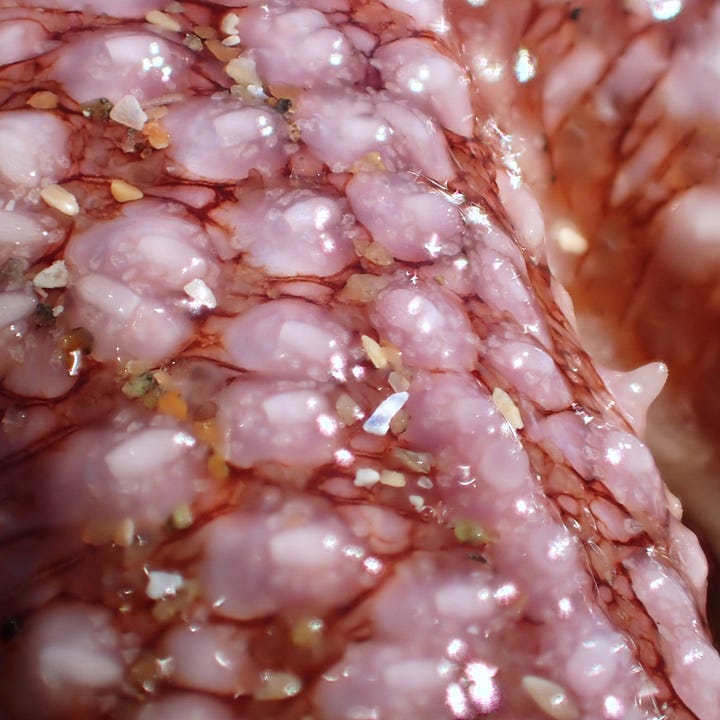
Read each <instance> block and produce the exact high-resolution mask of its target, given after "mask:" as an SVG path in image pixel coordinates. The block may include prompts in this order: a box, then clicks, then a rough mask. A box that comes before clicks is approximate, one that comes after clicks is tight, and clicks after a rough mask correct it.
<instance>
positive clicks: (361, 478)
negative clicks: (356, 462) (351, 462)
mask: <svg viewBox="0 0 720 720" xmlns="http://www.w3.org/2000/svg"><path fill="white" fill-rule="evenodd" d="M378 482H380V473H379V472H378V471H377V470H374V469H373V468H358V469H357V471H356V472H355V480H354V481H353V485H355V487H359V488H370V487H372V486H373V485H375V484H376V483H378Z"/></svg>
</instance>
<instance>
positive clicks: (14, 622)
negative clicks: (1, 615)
mask: <svg viewBox="0 0 720 720" xmlns="http://www.w3.org/2000/svg"><path fill="white" fill-rule="evenodd" d="M19 632H20V621H19V620H18V619H17V618H9V619H8V620H5V621H4V622H3V623H2V626H1V627H0V640H2V641H3V642H9V641H10V640H12V639H13V638H14V637H16V636H17V634H18V633H19Z"/></svg>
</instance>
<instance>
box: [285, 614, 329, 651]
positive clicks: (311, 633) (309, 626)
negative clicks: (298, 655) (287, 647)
mask: <svg viewBox="0 0 720 720" xmlns="http://www.w3.org/2000/svg"><path fill="white" fill-rule="evenodd" d="M324 630H325V623H324V622H323V620H322V619H321V618H317V617H311V618H303V619H301V620H299V621H298V622H296V623H295V625H293V627H292V630H291V632H290V637H291V638H292V641H293V643H294V644H295V645H298V646H299V647H304V648H313V647H317V645H318V643H319V642H320V641H321V640H322V636H323V632H324Z"/></svg>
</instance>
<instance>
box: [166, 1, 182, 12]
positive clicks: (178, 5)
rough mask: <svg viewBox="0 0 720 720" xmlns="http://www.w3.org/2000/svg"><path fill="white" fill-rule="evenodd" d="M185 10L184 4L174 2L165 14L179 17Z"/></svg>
mask: <svg viewBox="0 0 720 720" xmlns="http://www.w3.org/2000/svg"><path fill="white" fill-rule="evenodd" d="M184 11H185V10H184V8H183V6H182V3H179V2H177V0H173V2H171V3H170V4H169V5H168V6H167V7H166V8H165V12H167V13H172V14H173V15H179V14H180V13H181V12H184Z"/></svg>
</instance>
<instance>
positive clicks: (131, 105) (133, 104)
mask: <svg viewBox="0 0 720 720" xmlns="http://www.w3.org/2000/svg"><path fill="white" fill-rule="evenodd" d="M110 119H111V120H112V121H114V122H116V123H118V124H119V125H125V127H129V128H132V129H133V130H142V129H143V127H144V126H145V123H146V122H147V120H148V116H147V115H146V114H145V111H144V110H143V109H142V107H141V106H140V102H139V101H138V99H137V98H136V97H135V96H134V95H123V96H122V97H121V98H120V99H119V100H118V101H117V102H116V103H115V105H114V106H113V109H112V110H111V111H110Z"/></svg>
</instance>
